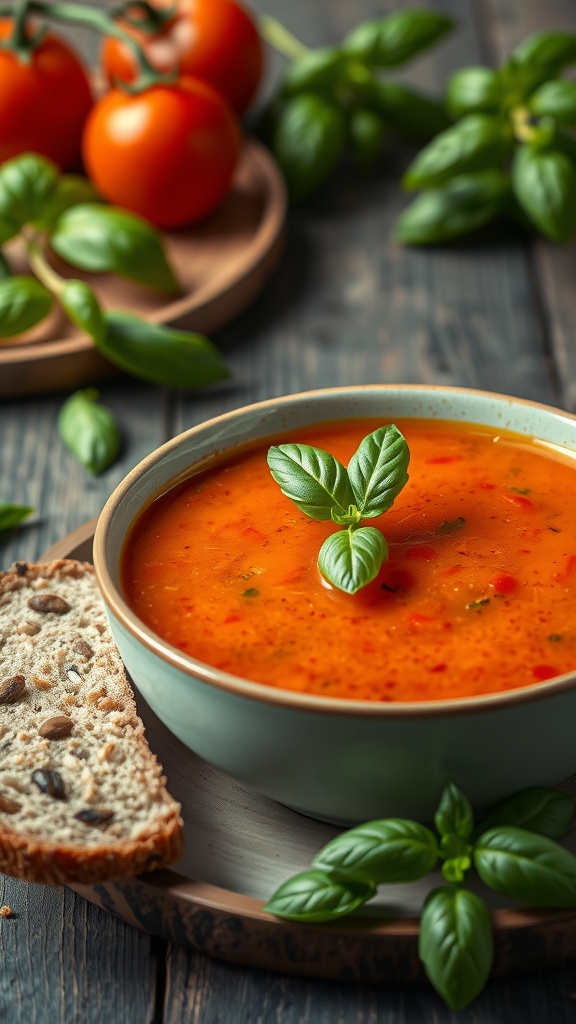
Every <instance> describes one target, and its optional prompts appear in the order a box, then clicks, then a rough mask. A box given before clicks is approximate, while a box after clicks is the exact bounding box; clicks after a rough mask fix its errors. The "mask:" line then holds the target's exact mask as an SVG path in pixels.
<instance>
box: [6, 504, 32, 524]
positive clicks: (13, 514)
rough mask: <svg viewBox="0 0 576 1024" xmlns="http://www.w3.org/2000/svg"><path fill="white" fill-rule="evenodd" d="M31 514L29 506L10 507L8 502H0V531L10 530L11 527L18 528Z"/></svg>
mask: <svg viewBox="0 0 576 1024" xmlns="http://www.w3.org/2000/svg"><path fill="white" fill-rule="evenodd" d="M33 512H34V509H33V508H31V507H30V506H29V505H10V504H9V503H8V502H3V501H0V531H1V530H11V529H12V527H13V526H18V525H19V523H21V522H22V521H23V520H24V519H27V518H28V516H31V515H32V513H33Z"/></svg>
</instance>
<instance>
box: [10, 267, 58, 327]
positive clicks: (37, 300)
mask: <svg viewBox="0 0 576 1024" xmlns="http://www.w3.org/2000/svg"><path fill="white" fill-rule="evenodd" d="M53 302H54V300H53V298H52V295H51V293H50V292H49V291H48V289H47V288H45V287H44V285H43V284H40V282H39V281H37V280H36V278H35V277H28V276H24V275H23V276H19V275H18V276H15V277H6V278H4V279H3V280H0V338H12V337H14V336H15V335H17V334H23V332H24V331H27V330H29V329H30V328H31V327H34V326H35V325H36V324H38V323H40V321H41V320H43V319H44V317H46V316H48V313H49V312H50V310H51V309H52V305H53Z"/></svg>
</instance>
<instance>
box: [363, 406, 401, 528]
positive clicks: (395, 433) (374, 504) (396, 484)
mask: <svg viewBox="0 0 576 1024" xmlns="http://www.w3.org/2000/svg"><path fill="white" fill-rule="evenodd" d="M409 462H410V452H409V450H408V445H407V444H406V438H405V437H404V436H403V435H402V434H401V433H400V431H399V430H398V427H396V426H394V424H390V425H389V426H385V427H380V428H379V429H378V430H374V431H373V432H372V433H371V434H368V436H367V437H365V438H364V440H363V441H362V442H361V444H360V446H359V448H358V450H357V451H356V452H355V453H354V455H353V456H352V458H351V459H350V462H349V464H348V477H349V480H350V483H351V485H352V490H353V492H354V497H355V502H356V505H357V507H358V510H359V511H360V512H361V513H362V516H363V518H364V519H372V518H374V516H379V515H382V513H383V512H385V511H386V509H388V508H390V506H391V505H392V504H393V503H394V501H395V499H396V498H397V497H398V495H399V493H400V491H401V490H402V488H403V487H404V486H405V484H406V483H407V482H408V464H409Z"/></svg>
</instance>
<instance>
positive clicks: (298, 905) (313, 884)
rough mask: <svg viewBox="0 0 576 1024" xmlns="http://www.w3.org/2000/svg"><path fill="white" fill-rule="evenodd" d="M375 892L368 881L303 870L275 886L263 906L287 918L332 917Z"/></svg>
mask: <svg viewBox="0 0 576 1024" xmlns="http://www.w3.org/2000/svg"><path fill="white" fill-rule="evenodd" d="M375 893H376V886H375V885H373V884H371V883H370V882H357V881H348V880H346V881H343V880H338V881H337V880H336V879H333V878H331V877H330V876H329V875H327V874H326V873H325V872H324V871H303V872H302V873H301V874H300V875H295V876H294V877H293V878H289V879H288V881H287V882H284V883H283V884H282V885H281V886H280V888H279V889H277V890H276V892H275V893H274V895H273V896H272V897H271V899H269V900H268V903H266V904H265V906H264V910H266V911H268V913H269V914H275V915H276V917H284V918H286V919H287V920H288V921H333V920H335V919H336V918H338V917H343V916H344V915H345V914H350V913H352V911H353V910H356V909H357V907H361V906H362V904H363V903H366V900H369V899H371V897H372V896H374V895H375Z"/></svg>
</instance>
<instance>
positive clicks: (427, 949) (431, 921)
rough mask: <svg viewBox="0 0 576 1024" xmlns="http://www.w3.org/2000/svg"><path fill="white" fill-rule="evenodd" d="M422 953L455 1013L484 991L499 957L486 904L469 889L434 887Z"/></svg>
mask: <svg viewBox="0 0 576 1024" xmlns="http://www.w3.org/2000/svg"><path fill="white" fill-rule="evenodd" d="M418 952H419V956H420V959H421V961H422V963H423V964H424V968H425V970H426V974H427V976H428V978H429V980H430V981H431V983H432V985H433V986H434V988H435V989H436V991H437V992H438V994H439V995H441V996H442V998H443V999H444V1001H445V1002H446V1003H447V1004H448V1006H449V1007H450V1009H452V1010H462V1009H464V1007H465V1006H468V1004H469V1003H471V1002H472V1000H473V999H475V998H476V996H478V995H479V994H480V992H481V991H482V989H483V988H484V986H485V984H486V982H487V981H488V977H489V975H490V970H491V967H492V959H493V955H494V947H493V940H492V928H491V924H490V914H489V913H488V910H487V908H486V904H485V903H484V901H483V900H482V899H481V898H480V896H476V894H475V893H473V892H469V891H468V890H467V889H454V888H441V889H434V890H433V891H432V892H431V893H430V895H429V896H428V898H427V900H426V903H425V904H424V909H423V911H422V917H421V919H420V937H419V941H418Z"/></svg>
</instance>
